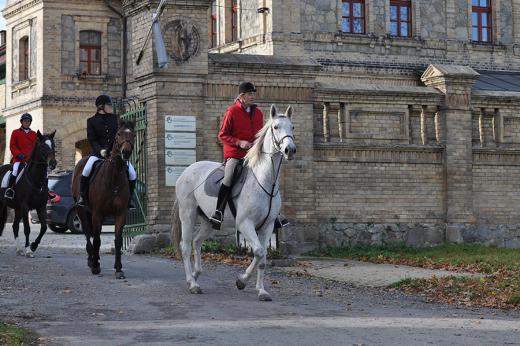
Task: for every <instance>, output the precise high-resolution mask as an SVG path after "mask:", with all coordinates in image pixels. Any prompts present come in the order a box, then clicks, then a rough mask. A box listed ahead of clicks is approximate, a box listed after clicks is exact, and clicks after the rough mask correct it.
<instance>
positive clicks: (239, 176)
mask: <svg viewBox="0 0 520 346" xmlns="http://www.w3.org/2000/svg"><path fill="white" fill-rule="evenodd" d="M239 167H240V168H238V169H237V171H238V172H235V177H234V179H233V188H232V190H231V198H236V197H238V195H240V192H241V191H242V188H243V187H244V183H245V181H246V178H247V172H248V169H244V167H243V166H239ZM222 179H224V165H221V166H219V167H217V168H215V169H214V170H213V171H211V173H210V174H209V175H208V177H207V178H206V182H205V183H204V192H205V193H206V194H207V195H208V196H211V197H218V191H219V190H220V185H222Z"/></svg>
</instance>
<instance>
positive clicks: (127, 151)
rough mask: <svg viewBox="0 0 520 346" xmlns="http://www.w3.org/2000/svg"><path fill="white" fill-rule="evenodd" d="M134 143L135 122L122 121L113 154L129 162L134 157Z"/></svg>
mask: <svg viewBox="0 0 520 346" xmlns="http://www.w3.org/2000/svg"><path fill="white" fill-rule="evenodd" d="M134 142H135V132H134V122H132V121H125V120H122V121H120V122H119V128H118V129H117V134H116V140H115V143H114V147H113V149H112V153H113V154H115V155H121V157H122V158H123V160H125V161H128V160H129V159H130V156H131V155H132V151H133V150H134Z"/></svg>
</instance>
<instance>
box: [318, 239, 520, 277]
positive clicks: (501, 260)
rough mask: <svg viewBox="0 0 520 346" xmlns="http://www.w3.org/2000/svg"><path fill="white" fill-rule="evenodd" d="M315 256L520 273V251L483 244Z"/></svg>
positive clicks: (331, 250)
mask: <svg viewBox="0 0 520 346" xmlns="http://www.w3.org/2000/svg"><path fill="white" fill-rule="evenodd" d="M308 255H312V256H326V257H334V258H350V259H356V260H362V261H369V262H376V263H396V264H399V263H400V264H410V265H414V266H420V267H426V268H436V267H437V268H442V269H451V270H467V271H472V272H479V273H493V272H495V271H496V270H518V269H519V268H520V250H519V249H504V248H497V247H488V246H483V245H442V246H436V247H431V248H412V247H408V246H404V245H397V246H390V247H382V246H379V247H378V246H365V245H358V246H353V247H341V248H326V249H322V250H319V251H314V252H310V253H308Z"/></svg>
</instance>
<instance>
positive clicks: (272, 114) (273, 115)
mask: <svg viewBox="0 0 520 346" xmlns="http://www.w3.org/2000/svg"><path fill="white" fill-rule="evenodd" d="M270 115H271V119H274V118H275V117H276V116H277V115H278V113H277V112H276V106H275V105H271V111H270Z"/></svg>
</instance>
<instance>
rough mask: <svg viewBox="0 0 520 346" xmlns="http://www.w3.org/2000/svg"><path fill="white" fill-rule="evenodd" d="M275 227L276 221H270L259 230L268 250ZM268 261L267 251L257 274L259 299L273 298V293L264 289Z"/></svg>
mask: <svg viewBox="0 0 520 346" xmlns="http://www.w3.org/2000/svg"><path fill="white" fill-rule="evenodd" d="M273 227H274V223H270V224H269V225H267V227H263V228H262V230H261V231H260V232H258V239H259V240H260V243H261V244H262V246H263V248H264V249H266V250H267V248H268V246H269V242H270V240H271V235H272V233H273V232H272V230H273ZM266 263H267V252H266V255H265V256H264V257H263V258H261V259H260V263H259V265H258V270H257V276H256V289H257V290H258V299H259V300H261V301H264V302H267V301H271V300H272V299H271V295H270V294H269V293H268V292H267V291H266V290H265V289H264V272H265V267H266Z"/></svg>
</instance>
